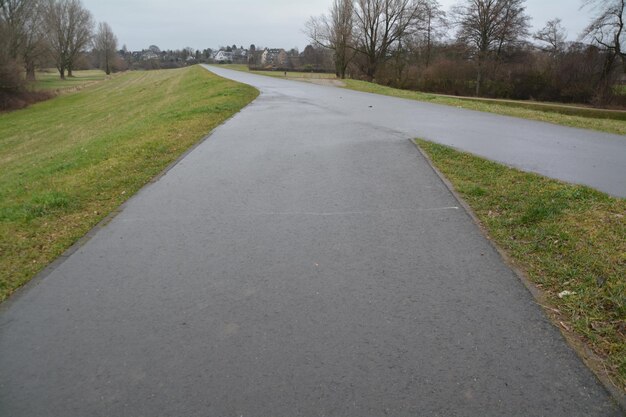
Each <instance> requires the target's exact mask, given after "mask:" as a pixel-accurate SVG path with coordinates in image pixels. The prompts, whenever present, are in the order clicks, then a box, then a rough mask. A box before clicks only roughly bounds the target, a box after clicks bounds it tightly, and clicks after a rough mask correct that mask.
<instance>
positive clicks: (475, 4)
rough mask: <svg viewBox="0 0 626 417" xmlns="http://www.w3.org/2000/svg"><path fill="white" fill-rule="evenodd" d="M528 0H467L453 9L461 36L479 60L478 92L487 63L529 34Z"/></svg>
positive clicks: (477, 93) (478, 91) (477, 65)
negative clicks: (525, 3) (526, 10)
mask: <svg viewBox="0 0 626 417" xmlns="http://www.w3.org/2000/svg"><path fill="white" fill-rule="evenodd" d="M524 2H525V0H464V1H463V2H462V3H461V4H459V5H457V6H455V7H454V9H453V15H454V18H455V23H456V24H457V25H458V34H457V36H458V39H459V40H460V41H461V42H463V43H465V44H466V45H468V46H469V48H470V50H471V51H472V55H473V57H474V60H475V61H476V67H477V71H476V95H480V91H481V87H482V82H483V71H484V65H485V62H486V61H487V60H488V59H489V58H490V56H491V55H495V56H497V57H499V56H500V55H501V54H502V52H503V48H504V47H505V46H508V45H511V44H515V43H517V42H518V41H520V40H521V39H522V38H523V37H524V36H526V35H527V33H528V32H527V31H528V20H529V18H528V16H527V15H526V13H525V7H524Z"/></svg>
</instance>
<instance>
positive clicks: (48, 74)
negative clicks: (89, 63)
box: [32, 70, 107, 91]
mask: <svg viewBox="0 0 626 417" xmlns="http://www.w3.org/2000/svg"><path fill="white" fill-rule="evenodd" d="M36 79H37V81H35V82H34V83H33V84H32V88H33V89H35V90H41V91H63V90H71V89H76V88H79V87H85V86H86V85H89V84H92V83H96V82H99V81H104V80H105V79H107V75H106V74H105V73H104V71H100V70H85V71H74V76H73V77H66V78H65V80H62V79H61V78H60V77H59V73H58V72H57V71H56V70H46V71H40V72H37V74H36Z"/></svg>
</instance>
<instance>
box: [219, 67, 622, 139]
mask: <svg viewBox="0 0 626 417" xmlns="http://www.w3.org/2000/svg"><path fill="white" fill-rule="evenodd" d="M220 67H224V68H229V69H234V70H238V71H246V72H253V73H255V74H260V75H267V76H273V77H280V78H285V76H284V73H283V72H279V71H249V70H248V67H247V66H246V65H220ZM316 77H317V78H324V79H334V80H336V79H337V78H336V77H335V75H333V74H313V75H312V74H310V73H305V72H288V73H287V77H286V78H288V79H294V80H304V81H307V80H309V79H311V78H316ZM341 81H342V82H343V83H344V84H345V88H348V89H350V90H355V91H362V92H366V93H374V94H382V95H387V96H392V97H399V98H405V99H410V100H417V101H424V102H429V103H435V104H443V105H447V106H454V107H460V108H464V109H470V110H477V111H483V112H489V113H496V114H501V115H505V116H513V117H520V118H523V119H530V120H539V121H543V122H549V123H555V124H559V125H563V126H570V127H577V128H583V129H593V130H599V131H602V132H607V133H615V134H618V135H626V111H611V110H603V109H595V108H589V107H583V106H568V105H562V104H555V103H539V102H532V101H520V100H493V99H483V98H472V97H464V98H459V97H453V96H446V95H441V94H431V93H422V92H419V91H410V90H400V89H397V88H391V87H385V86H382V85H379V84H375V83H369V82H366V81H358V80H350V79H346V80H341Z"/></svg>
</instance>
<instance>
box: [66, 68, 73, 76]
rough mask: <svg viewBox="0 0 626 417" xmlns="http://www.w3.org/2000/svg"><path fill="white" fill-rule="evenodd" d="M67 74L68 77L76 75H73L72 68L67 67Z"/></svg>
mask: <svg viewBox="0 0 626 417" xmlns="http://www.w3.org/2000/svg"><path fill="white" fill-rule="evenodd" d="M67 76H68V77H73V76H74V75H72V69H71V68H68V69H67Z"/></svg>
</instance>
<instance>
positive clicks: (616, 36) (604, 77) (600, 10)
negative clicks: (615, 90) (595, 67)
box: [581, 0, 626, 102]
mask: <svg viewBox="0 0 626 417" xmlns="http://www.w3.org/2000/svg"><path fill="white" fill-rule="evenodd" d="M582 7H590V8H593V9H594V10H595V11H596V12H597V15H596V17H594V18H593V20H592V21H591V23H589V25H588V26H587V27H586V28H585V30H584V31H583V33H582V35H581V39H587V40H590V41H591V42H593V43H594V44H596V45H598V46H599V47H601V48H603V49H605V51H606V59H605V62H604V66H603V68H602V74H601V77H600V85H599V94H600V97H599V98H600V100H601V101H602V102H607V101H609V100H610V99H611V96H612V88H611V84H612V82H611V81H612V80H611V76H612V74H613V73H614V71H615V68H616V64H617V61H618V59H621V60H622V62H624V59H626V53H625V52H624V51H623V50H622V44H623V43H624V41H625V38H626V32H625V31H624V8H625V7H626V0H583V5H582Z"/></svg>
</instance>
